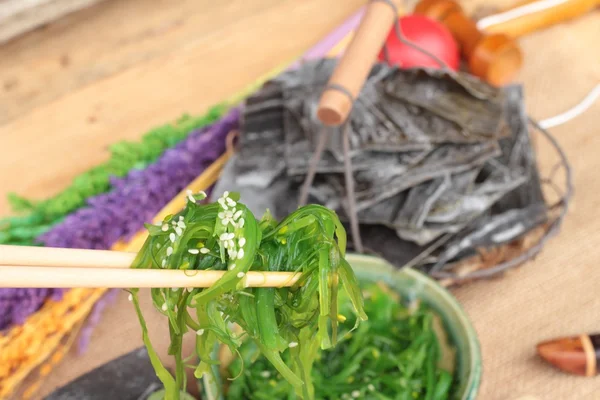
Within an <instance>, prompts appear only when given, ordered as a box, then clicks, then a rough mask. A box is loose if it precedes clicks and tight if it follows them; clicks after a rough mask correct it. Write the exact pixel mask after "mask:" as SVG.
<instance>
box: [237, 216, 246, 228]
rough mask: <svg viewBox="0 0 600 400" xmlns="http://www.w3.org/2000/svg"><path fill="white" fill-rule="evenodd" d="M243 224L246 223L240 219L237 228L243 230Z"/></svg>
mask: <svg viewBox="0 0 600 400" xmlns="http://www.w3.org/2000/svg"><path fill="white" fill-rule="evenodd" d="M245 222H246V221H245V220H244V218H240V220H239V221H238V226H239V227H240V228H243V227H244V223H245Z"/></svg>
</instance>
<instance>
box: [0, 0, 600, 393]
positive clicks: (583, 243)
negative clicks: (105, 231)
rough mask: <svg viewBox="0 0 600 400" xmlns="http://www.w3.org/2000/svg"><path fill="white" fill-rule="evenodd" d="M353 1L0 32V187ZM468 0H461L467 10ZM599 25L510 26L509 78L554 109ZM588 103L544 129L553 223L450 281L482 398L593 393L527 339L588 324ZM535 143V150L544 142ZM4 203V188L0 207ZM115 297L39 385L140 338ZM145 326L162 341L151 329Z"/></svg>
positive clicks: (144, 7)
mask: <svg viewBox="0 0 600 400" xmlns="http://www.w3.org/2000/svg"><path fill="white" fill-rule="evenodd" d="M508 3H509V1H507V0H502V1H501V2H496V1H494V2H493V4H494V5H496V4H499V5H506V4H508ZM362 4H364V0H345V1H341V0H337V1H331V0H304V1H299V0H298V1H292V0H288V1H281V0H254V1H242V0H223V1H210V0H202V1H199V0H179V1H176V2H173V1H169V0H153V1H150V0H126V1H125V0H120V1H119V0H108V1H106V2H103V3H100V4H98V5H97V6H94V7H92V8H90V9H88V10H85V11H82V12H77V13H75V14H72V15H70V16H68V17H66V18H64V19H62V20H60V21H58V22H56V23H53V24H50V25H48V26H46V27H44V28H41V29H38V30H37V31H35V32H32V33H29V34H27V35H26V36H23V37H21V38H19V39H17V40H13V41H11V42H9V43H6V44H4V45H2V46H0V148H1V149H2V157H0V180H1V182H2V192H3V193H7V192H12V191H16V192H18V193H21V194H24V195H27V196H33V197H37V198H43V197H46V196H49V195H51V194H53V193H56V192H57V191H59V190H60V189H61V188H63V187H65V186H66V185H67V184H68V183H69V182H70V180H71V179H72V178H73V177H74V176H76V175H77V174H79V173H81V172H82V171H84V170H86V169H88V168H90V167H91V166H94V165H96V164H98V163H100V162H102V161H103V160H105V159H106V158H107V156H108V153H107V151H106V147H107V146H108V145H109V144H111V143H114V142H116V141H118V140H122V139H130V140H136V139H138V138H139V137H140V136H141V135H142V134H143V133H144V132H146V131H147V130H148V129H149V128H152V127H154V126H156V125H160V124H163V123H165V122H167V121H171V120H174V119H176V118H177V117H178V116H180V115H181V114H182V113H183V112H189V113H202V112H203V111H204V110H206V108H207V107H208V106H210V105H212V104H214V103H216V102H218V101H220V100H223V99H225V98H226V97H227V96H228V95H230V94H232V93H234V92H236V91H238V90H240V89H242V88H243V87H244V86H245V85H246V84H248V83H250V82H252V81H253V80H254V79H256V78H257V77H259V76H260V75H261V74H262V73H264V72H266V71H268V70H270V69H272V68H273V67H276V66H278V65H279V64H280V63H282V62H284V61H285V60H288V59H290V57H293V56H294V55H297V54H299V53H301V52H302V51H303V50H305V49H307V48H308V47H310V46H311V45H312V44H314V43H315V42H317V41H318V39H319V38H321V37H323V36H324V35H325V34H326V33H327V32H329V31H330V30H331V29H332V28H334V27H335V26H337V25H338V24H339V23H340V22H342V21H343V20H344V18H345V17H347V16H349V15H350V14H351V13H352V12H354V11H355V10H356V9H357V8H358V7H360V6H361V5H362ZM478 4H483V2H482V1H481V0H468V1H466V2H464V6H465V8H466V9H467V11H469V12H471V11H473V10H474V9H475V7H476V6H477V5H478ZM487 5H489V2H488V4H487ZM599 38H600V12H598V11H596V12H594V13H592V14H590V15H587V16H585V17H582V18H579V19H578V20H576V21H573V22H571V23H567V24H562V25H560V26H556V27H553V28H550V29H548V30H545V31H543V32H538V33H535V34H532V35H530V36H528V37H526V38H523V39H522V40H521V43H522V47H523V49H524V51H525V54H526V60H525V65H524V68H523V71H522V72H521V74H520V75H519V77H518V81H520V82H522V83H523V84H524V86H525V93H526V101H527V107H528V110H529V112H530V114H531V115H532V116H533V117H535V118H538V119H542V118H546V117H548V116H552V115H554V114H557V113H560V112H562V111H564V110H565V109H567V108H569V107H571V106H572V105H574V104H576V103H577V102H579V101H580V100H581V98H583V96H585V95H586V94H587V93H588V91H589V90H590V89H591V88H592V87H593V86H594V85H596V84H598V83H600V63H599V61H600V46H599V45H598V40H599ZM599 115H600V102H599V103H597V104H595V105H594V106H593V107H592V108H591V109H590V110H589V111H587V112H586V113H585V114H584V115H582V116H580V117H579V118H577V119H576V120H574V121H572V122H569V123H568V124H565V125H562V126H560V127H557V128H554V129H552V132H553V134H555V135H556V137H557V138H558V139H559V141H560V143H561V144H562V145H563V146H564V148H565V150H566V152H567V154H568V156H569V157H570V159H571V163H572V166H573V169H574V177H575V187H576V194H575V198H574V200H573V203H572V208H571V211H570V213H569V215H568V217H567V220H566V222H565V224H564V227H563V229H562V231H561V234H560V236H558V237H556V238H554V239H552V240H551V242H550V243H549V244H548V246H547V247H546V249H545V250H544V252H543V253H542V254H541V255H540V256H539V257H538V258H537V259H536V261H535V262H532V263H529V264H527V265H526V266H525V267H523V268H522V269H520V270H518V271H515V272H513V273H510V274H508V275H507V276H505V277H503V278H501V279H495V280H492V281H486V282H479V283H474V284H469V285H467V286H464V287H461V288H456V289H453V293H454V294H455V295H456V296H457V297H458V299H459V300H460V301H461V302H462V304H463V305H464V307H465V309H466V310H467V311H468V313H469V314H470V316H471V318H472V320H473V323H474V325H475V327H476V329H477V331H478V333H479V335H480V341H481V346H482V351H483V357H484V377H483V383H482V387H481V392H480V393H481V395H480V398H481V399H484V400H496V399H498V400H503V399H517V398H520V397H523V398H531V399H548V400H553V399H556V400H563V399H598V398H599V396H600V395H599V394H598V393H600V378H597V379H593V378H592V379H584V378H577V377H571V376H566V375H563V374H561V373H558V372H556V371H555V370H553V369H551V368H549V367H547V366H546V365H545V364H543V363H541V362H540V361H539V360H538V359H537V358H536V357H535V354H534V345H535V343H536V342H538V341H540V340H543V339H547V338H550V337H554V336H559V335H568V334H577V333H583V332H593V331H599V332H600V294H599V293H600V291H599V289H600V265H598V264H599V262H600V196H599V195H598V192H599V190H600V178H598V171H600V157H599V156H598V154H600V135H599V134H600V128H599V127H598V126H599V125H600V118H599ZM539 157H540V159H542V162H543V159H544V157H545V154H544V153H543V151H542V150H540V154H539ZM7 214H9V209H8V204H7V202H6V200H5V198H4V196H2V197H0V215H2V216H3V215H7ZM125 297H126V296H124V295H123V296H121V297H120V298H119V300H118V301H117V303H116V304H115V305H114V306H113V307H112V308H111V309H110V310H108V311H107V312H106V313H105V317H104V319H103V321H102V323H101V324H100V326H99V327H98V329H97V330H96V332H95V334H94V337H93V340H92V345H91V347H90V349H89V351H88V352H87V353H86V354H85V355H83V356H77V355H76V354H72V355H70V356H69V357H68V359H67V360H66V361H65V362H64V363H63V364H62V366H60V367H59V368H58V369H56V370H55V371H54V372H53V373H52V374H51V375H50V378H49V380H48V381H47V385H46V387H45V388H44V390H43V391H42V393H40V396H41V395H43V394H44V393H47V392H49V391H51V390H52V389H53V388H55V387H56V386H59V385H62V384H65V383H66V382H68V381H69V380H70V379H72V378H74V377H75V376H78V375H80V374H81V373H83V372H86V371H88V370H91V369H92V368H94V367H95V366H97V365H99V364H102V363H104V362H106V361H108V360H110V359H112V358H114V357H116V356H118V355H120V354H122V353H124V352H127V351H129V350H131V349H133V348H134V347H137V346H140V345H141V338H140V330H139V327H138V325H137V322H136V321H135V318H134V313H133V309H132V307H131V305H130V304H129V303H128V302H127V301H126V299H125ZM148 306H149V305H148V304H147V305H146V307H147V308H148ZM152 318H154V317H153V316H151V317H150V319H152ZM157 322H158V320H157ZM161 322H162V324H163V325H164V321H161ZM156 335H157V336H158V338H157V339H156V341H157V342H159V344H160V342H161V340H164V337H161V336H160V335H159V334H158V333H157V334H156ZM527 396H531V397H527Z"/></svg>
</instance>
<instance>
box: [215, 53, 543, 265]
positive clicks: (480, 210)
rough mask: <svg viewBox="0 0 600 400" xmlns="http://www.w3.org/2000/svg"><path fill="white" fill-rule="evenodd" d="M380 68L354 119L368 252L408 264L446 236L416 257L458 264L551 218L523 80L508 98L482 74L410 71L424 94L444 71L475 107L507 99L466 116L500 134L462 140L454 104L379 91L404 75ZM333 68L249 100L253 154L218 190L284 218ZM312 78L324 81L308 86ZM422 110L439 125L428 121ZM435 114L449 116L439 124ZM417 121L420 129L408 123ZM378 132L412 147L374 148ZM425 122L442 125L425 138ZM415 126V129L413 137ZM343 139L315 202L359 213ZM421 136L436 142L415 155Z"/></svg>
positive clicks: (310, 70)
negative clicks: (350, 194)
mask: <svg viewBox="0 0 600 400" xmlns="http://www.w3.org/2000/svg"><path fill="white" fill-rule="evenodd" d="M378 68H380V69H379V70H377V71H374V73H375V76H376V78H373V79H374V83H372V84H370V86H367V87H366V88H365V89H364V90H363V92H362V93H361V97H360V102H359V105H357V106H356V107H355V110H354V111H353V114H352V115H353V118H352V120H351V124H350V133H351V139H352V140H353V141H352V143H351V145H352V158H353V162H355V163H357V164H358V168H356V169H355V172H354V178H355V183H356V185H355V186H356V187H355V191H356V199H357V206H358V209H359V220H360V222H361V232H362V235H361V236H362V239H363V243H364V245H365V247H366V248H367V249H369V250H371V251H374V252H376V253H378V254H381V255H383V256H384V257H385V258H387V259H388V260H389V261H391V262H393V263H395V264H396V265H398V266H403V265H405V264H406V263H408V262H411V260H414V259H415V258H419V257H420V256H421V255H422V254H423V251H424V250H426V249H428V248H429V247H430V246H432V244H435V249H433V250H432V251H431V254H427V256H426V257H421V258H419V259H418V262H417V263H416V266H417V267H418V268H421V269H424V270H427V269H430V268H431V267H432V266H433V265H435V264H436V263H445V262H448V261H450V262H456V261H457V260H459V259H460V258H462V257H465V256H467V255H470V254H472V253H473V251H475V250H474V247H473V246H474V245H480V246H483V247H485V246H497V245H499V244H500V243H501V241H500V239H504V240H506V241H510V240H512V239H514V238H516V237H518V236H519V235H524V234H526V233H527V232H529V231H530V230H531V229H533V228H535V227H536V226H539V225H540V224H541V223H543V222H544V221H545V218H546V206H545V202H544V199H543V195H542V191H541V185H540V180H539V175H538V172H537V166H536V165H535V157H534V154H533V150H532V149H531V143H530V139H529V133H528V130H527V120H526V117H525V113H524V110H523V108H524V105H523V99H522V96H523V94H522V90H521V88H520V87H518V86H512V87H508V88H506V89H505V90H503V94H502V95H499V94H498V93H497V92H495V91H493V90H487V89H486V88H485V87H484V88H483V89H481V88H479V86H480V85H479V84H478V83H477V81H475V80H471V79H470V78H467V81H466V82H467V83H466V84H465V83H464V82H462V81H460V77H459V81H460V82H457V81H452V80H451V79H450V80H446V78H447V77H442V76H440V77H437V78H436V73H434V74H431V72H430V71H426V72H419V71H409V72H408V73H407V74H408V75H407V76H408V78H406V79H405V80H404V81H402V85H408V86H407V88H409V89H410V90H409V89H407V90H409V92H413V91H415V92H416V90H413V89H411V86H410V85H412V84H414V85H417V86H419V85H421V86H420V89H419V90H421V91H423V93H425V95H426V94H427V93H426V92H427V90H428V89H427V87H428V86H427V85H431V82H430V81H431V80H435V79H441V80H442V81H441V82H440V84H439V85H440V86H441V87H444V85H446V86H447V88H446V89H444V90H454V91H455V93H460V92H461V91H462V92H463V96H465V95H464V93H467V94H468V95H470V96H471V98H469V100H468V101H466V102H465V103H464V104H470V103H469V102H475V100H477V101H480V102H482V101H483V102H487V104H488V106H489V107H490V108H489V110H492V109H493V108H494V107H496V104H497V102H498V101H502V102H505V103H506V104H505V105H504V108H503V110H505V111H501V112H500V114H499V115H501V116H502V119H503V120H504V122H501V123H497V124H496V125H494V118H493V116H492V115H491V114H490V115H487V114H486V113H485V112H483V113H481V114H478V113H479V112H480V111H481V110H480V108H477V107H474V109H475V110H477V112H473V113H472V115H468V116H460V118H455V119H456V120H460V123H464V124H471V123H472V126H474V127H477V128H478V129H480V130H483V129H482V127H488V126H490V127H492V126H496V129H498V131H496V132H495V133H493V132H492V133H490V135H489V137H487V138H486V137H485V135H483V134H481V135H480V136H478V138H477V140H474V137H473V136H469V137H468V138H467V139H464V141H462V142H461V141H458V142H453V140H454V139H455V138H457V137H460V139H463V138H465V137H466V136H465V135H464V134H463V133H462V132H460V131H459V130H458V128H457V127H458V126H459V123H458V122H456V121H450V125H447V124H448V120H447V116H446V115H445V113H446V112H450V111H449V110H451V108H448V107H447V108H446V109H444V108H443V107H445V105H444V106H440V107H441V108H439V109H435V110H436V111H435V112H432V111H431V110H430V109H429V108H433V107H432V106H431V105H428V106H427V107H424V106H422V105H420V104H416V105H415V104H408V102H407V101H405V100H403V99H396V100H394V101H386V100H385V99H386V97H385V96H379V92H380V88H381V84H383V83H385V80H386V79H390V81H391V77H392V76H395V77H397V76H402V74H399V73H397V72H396V71H394V74H395V75H392V74H390V73H388V72H386V71H385V70H384V67H381V66H380V67H378ZM331 70H332V64H331V63H329V62H325V61H321V62H317V63H314V64H312V65H308V66H307V65H305V66H303V67H301V69H300V70H298V71H290V72H287V73H286V74H283V75H282V76H280V77H279V78H277V79H276V80H274V81H273V82H270V83H269V84H268V85H266V86H265V88H263V89H262V90H261V91H259V92H258V93H257V94H256V95H255V96H253V97H252V98H251V99H249V100H248V102H247V107H246V110H245V113H244V120H243V124H242V135H241V142H240V147H241V151H240V152H239V153H238V154H236V155H235V156H234V157H233V158H232V160H231V161H230V163H229V164H228V165H227V167H226V168H225V170H224V171H223V174H222V176H221V179H220V180H219V182H218V183H217V187H216V191H217V192H219V191H224V190H235V191H239V192H241V193H242V195H243V196H244V198H246V199H247V200H246V201H247V202H248V205H249V207H250V209H251V210H252V211H253V212H256V213H261V212H263V211H264V210H265V209H269V210H271V212H272V213H273V214H274V215H275V216H276V217H278V218H280V217H282V216H284V215H286V214H288V213H289V212H291V211H293V210H294V209H295V208H296V204H297V198H298V193H299V188H300V186H301V184H302V181H303V179H304V175H303V174H304V173H305V170H306V167H307V165H308V160H309V159H310V157H311V156H312V151H313V148H314V146H315V140H316V131H315V127H318V126H319V125H318V122H316V119H315V117H314V113H315V104H316V102H317V100H318V97H317V94H318V93H320V91H319V90H315V88H316V87H317V86H318V85H317V84H316V83H324V82H326V80H327V78H328V76H329V74H330V72H331ZM327 71H329V74H328V73H327ZM382 71H383V72H382ZM377 74H379V75H377ZM411 74H412V75H411ZM409 78H410V79H409ZM307 79H314V81H313V82H312V84H307V82H306V80H307ZM377 82H379V83H377ZM469 85H471V86H469ZM465 86H467V88H465ZM479 89H481V90H479ZM478 90H479V91H478ZM378 91H379V92H378ZM472 92H475V93H476V95H473V93H472ZM378 96H379V97H378ZM386 96H387V95H386ZM423 96H424V95H423ZM415 98H416V99H417V100H418V99H419V97H418V96H416V97H415ZM423 98H424V97H423ZM473 98H475V100H473ZM415 101H416V100H414V99H413V102H415ZM417 102H418V101H417ZM461 104H462V103H461ZM464 104H463V105H462V107H464V106H465V105H464ZM490 104H491V105H490ZM361 108H362V109H363V111H362V113H361V111H360V110H361ZM373 110H377V113H374V112H373ZM398 110H403V111H398ZM406 110H409V111H410V112H413V114H410V112H407V111H406ZM415 110H416V111H415ZM403 112H406V114H402V113H403ZM419 113H422V114H419ZM374 114H377V115H375V116H374ZM415 115H417V116H415ZM424 115H426V116H424ZM432 115H434V117H433V119H432ZM420 117H422V118H423V119H424V120H426V121H428V122H429V125H419V124H420V123H421V122H419V121H420V120H419V121H417V119H418V118H420ZM479 117H481V119H479V120H478V118H479ZM365 118H366V120H367V121H369V122H368V123H365V122H364V121H365ZM369 118H370V120H369ZM435 118H439V120H440V121H445V122H442V123H441V125H436V124H432V123H431V121H433V120H434V119H435ZM469 118H472V121H470V120H469ZM375 119H377V121H376V120H375ZM380 119H381V121H380ZM407 121H408V122H407ZM473 121H475V122H473ZM417 122H418V123H417ZM401 124H403V126H401V127H399V126H400V125H401ZM411 124H415V126H416V127H417V128H415V129H413V128H412V127H411V128H406V126H410V125H411ZM444 124H446V125H444ZM447 126H454V127H455V128H454V129H455V131H452V133H451V134H450V135H449V136H447V137H444V136H443V134H442V135H440V137H438V136H437V135H439V131H440V130H444V129H445V128H446V127H447ZM369 127H370V128H369ZM368 129H374V130H376V131H377V134H380V133H381V132H384V134H385V135H389V136H388V137H385V136H381V137H382V138H383V139H382V140H383V141H382V143H385V144H391V143H395V144H396V145H398V144H399V143H401V141H399V140H396V139H397V138H401V140H402V141H404V142H403V143H404V145H405V147H402V146H398V147H397V148H396V150H394V151H385V152H383V151H379V150H373V148H374V147H373V143H375V141H374V140H373V139H372V137H373V135H371V136H369V135H367V134H366V132H367V130H368ZM418 130H421V131H422V132H424V131H427V130H432V131H433V132H431V131H430V132H429V133H423V134H422V136H421V132H419V134H414V132H417V131H418ZM406 131H410V132H411V133H413V135H406V134H405V132H406ZM398 132H399V133H398ZM507 133H508V136H506V134H507ZM393 135H396V136H393ZM453 135H456V136H453ZM338 137H339V135H337V136H336V135H331V138H330V140H329V143H328V145H327V148H328V150H327V151H326V152H325V153H326V154H325V156H324V159H323V160H322V161H321V164H320V166H319V169H318V173H317V175H316V177H315V182H314V185H313V187H312V188H311V190H310V193H309V195H310V196H309V201H310V202H314V203H319V204H323V205H325V206H327V207H329V208H332V209H334V210H336V211H337V212H338V213H339V214H340V217H341V218H342V219H345V220H347V206H346V204H345V196H346V190H345V185H344V178H343V174H342V173H341V166H342V162H343V160H342V159H341V158H340V154H339V150H340V149H341V147H340V144H339V143H338V142H337V141H336V140H337V138H338ZM394 137H395V138H396V139H393V138H394ZM365 138H367V139H365ZM440 138H442V139H440ZM394 140H396V141H395V142H394ZM420 141H421V142H423V143H425V144H426V145H427V146H428V147H423V148H422V149H421V150H418V151H415V150H414V148H418V146H419V145H421V143H420ZM370 146H371V147H370ZM411 146H417V147H411ZM400 148H403V149H404V150H398V149H400ZM406 149H413V150H410V151H406ZM388 150H389V149H388ZM465 243H467V244H470V246H471V245H473V246H471V247H469V246H466V245H465ZM438 267H439V265H438Z"/></svg>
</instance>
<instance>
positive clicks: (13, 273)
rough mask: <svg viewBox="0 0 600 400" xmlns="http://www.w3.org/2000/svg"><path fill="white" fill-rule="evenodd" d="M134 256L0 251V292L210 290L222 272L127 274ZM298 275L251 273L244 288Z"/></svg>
mask: <svg viewBox="0 0 600 400" xmlns="http://www.w3.org/2000/svg"><path fill="white" fill-rule="evenodd" d="M135 256H136V253H129V252H123V251H110V250H85V249H61V248H52V247H33V246H8V245H4V246H0V287H2V288H47V287H51V288H160V287H165V288H179V287H202V288H204V287H209V286H211V285H213V284H214V283H215V282H216V281H217V280H219V279H220V278H221V277H222V276H223V274H225V271H197V270H187V271H186V270H160V269H131V268H130V266H131V264H132V262H133V260H134V258H135ZM299 277H300V274H297V273H294V272H260V271H250V272H248V273H247V274H245V275H244V276H242V277H241V278H242V279H243V280H244V284H245V286H246V287H283V286H292V285H293V284H294V283H296V281H297V280H298V278H299Z"/></svg>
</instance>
